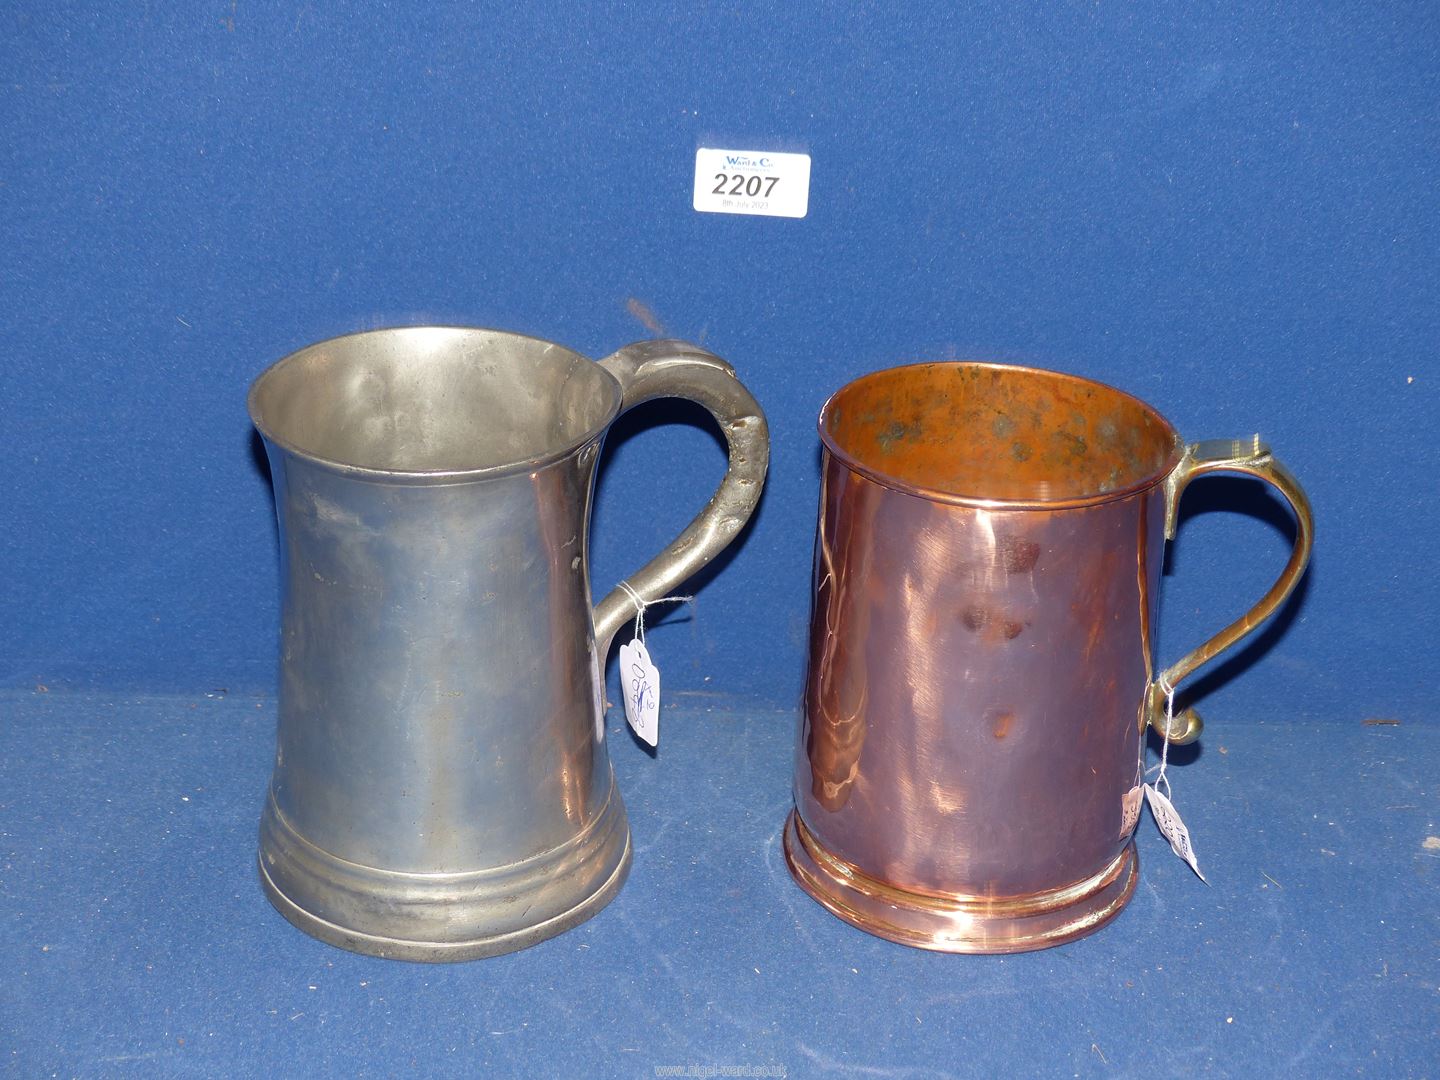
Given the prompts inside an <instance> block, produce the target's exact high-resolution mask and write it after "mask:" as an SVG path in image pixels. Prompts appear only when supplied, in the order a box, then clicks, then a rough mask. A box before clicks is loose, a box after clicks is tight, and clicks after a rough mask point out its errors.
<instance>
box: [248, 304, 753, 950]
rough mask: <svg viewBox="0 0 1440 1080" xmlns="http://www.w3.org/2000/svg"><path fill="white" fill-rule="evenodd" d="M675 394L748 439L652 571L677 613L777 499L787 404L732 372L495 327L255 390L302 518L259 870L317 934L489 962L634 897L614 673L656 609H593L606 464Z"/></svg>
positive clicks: (333, 350) (288, 566)
mask: <svg viewBox="0 0 1440 1080" xmlns="http://www.w3.org/2000/svg"><path fill="white" fill-rule="evenodd" d="M656 397H680V398H686V399H689V400H691V401H695V402H698V403H699V404H701V405H703V406H704V407H705V408H706V409H708V410H709V411H710V413H711V414H712V415H713V416H714V417H715V419H716V421H718V423H719V425H720V429H721V431H722V432H723V433H724V435H725V437H726V440H727V441H728V444H729V459H730V460H729V470H728V471H727V473H726V475H725V478H724V480H723V482H722V483H721V485H720V487H719V489H718V491H717V492H716V493H715V495H714V497H713V498H712V499H711V500H710V503H709V505H708V506H707V507H706V508H705V509H704V510H703V511H702V512H701V513H700V514H699V516H697V517H696V518H695V520H694V521H693V522H692V523H691V524H690V525H689V527H688V528H686V530H685V531H684V532H683V533H682V534H681V535H680V536H679V537H678V538H677V539H676V540H675V541H674V542H673V543H672V544H671V545H670V546H669V547H668V548H666V549H665V551H663V552H662V553H661V554H660V555H658V556H657V557H656V558H655V559H654V560H653V561H651V562H650V563H649V564H648V565H646V566H645V567H644V568H643V569H642V570H640V571H639V572H638V573H637V574H635V575H634V576H633V577H631V578H630V579H629V581H628V585H629V587H630V588H631V589H632V590H633V591H634V592H635V594H637V595H638V597H639V598H640V599H641V600H650V599H655V598H657V597H659V596H662V595H664V594H666V593H667V592H670V591H671V590H673V589H674V587H675V586H677V585H678V584H679V583H680V582H681V581H683V580H684V579H685V578H686V577H688V576H689V575H690V574H692V573H694V572H695V571H696V570H698V569H699V568H700V567H702V566H704V565H705V564H706V563H707V562H709V561H710V559H711V558H713V557H714V556H715V554H716V553H717V552H719V551H720V550H721V549H722V548H724V547H725V546H726V545H727V544H728V543H730V541H731V540H733V539H734V538H735V536H736V534H737V533H738V532H739V531H740V528H741V527H742V526H743V525H744V523H745V521H746V519H747V518H748V517H749V516H750V513H751V511H752V510H753V509H754V507H755V504H756V502H757V500H758V499H759V496H760V489H761V485H762V484H763V483H764V479H765V469H766V464H767V461H768V457H769V442H768V434H767V429H766V424H765V417H764V414H763V413H762V412H761V410H760V407H759V406H758V405H757V404H756V402H755V399H754V398H753V397H751V395H750V394H749V392H748V391H746V389H745V388H744V387H743V386H742V385H741V384H740V382H739V381H738V380H737V379H736V377H735V373H734V371H733V370H732V369H731V368H730V366H729V365H728V364H726V363H725V362H724V361H723V360H721V359H719V358H718V357H716V356H712V355H711V354H709V353H707V352H704V351H703V350H701V349H698V348H696V347H694V346H692V345H687V344H684V343H683V342H677V341H650V342H644V343H641V344H637V345H632V346H630V347H628V348H625V349H621V350H620V351H619V352H617V353H615V354H614V355H612V356H610V357H608V358H607V359H605V360H602V361H600V362H599V363H595V362H593V361H591V360H589V359H587V358H586V357H584V356H581V355H579V354H578V353H575V352H572V351H571V350H569V349H566V348H563V347H561V346H559V345H554V344H551V343H550V342H546V341H540V340H536V339H534V338H529V337H523V336H520V335H518V334H510V333H503V332H500V331H495V330H480V329H457V328H448V327H414V328H408V329H393V330H379V331H374V332H370V333H361V334H354V335H351V336H348V337H341V338H336V339H334V340H331V341H326V342H322V343H320V344H318V345H312V346H310V347H308V348H305V349H302V350H300V351H299V352H296V353H293V354H292V355H290V356H287V357H286V358H285V359H283V360H281V361H279V362H278V363H276V364H275V365H274V366H273V367H271V368H270V369H269V370H267V371H266V372H265V373H264V374H262V375H261V376H260V378H259V379H257V380H256V382H255V384H254V386H253V387H252V388H251V390H250V396H249V407H250V415H251V418H252V419H253V420H254V423H255V426H256V427H257V428H258V429H259V431H260V433H261V435H262V436H263V437H264V441H265V448H266V452H267V453H268V455H269V460H270V469H271V475H272V478H273V481H274V488H275V502H276V511H277V515H278V518H279V525H280V551H281V579H282V629H281V682H280V702H279V710H280V716H279V725H278V737H277V749H276V754H275V769H274V774H273V777H272V779H271V782H270V788H269V793H268V798H267V800H266V804H265V809H264V813H263V815H262V820H261V827H260V851H259V864H260V877H261V881H262V882H263V884H264V887H265V891H266V893H267V894H268V896H269V898H270V900H271V901H272V902H273V903H274V904H275V906H276V907H277V908H278V909H279V910H280V912H281V913H282V914H284V915H285V917H286V918H288V919H289V920H290V921H291V922H293V923H294V924H295V925H296V926H298V927H300V928H301V929H302V930H305V931H307V932H308V933H310V934H313V935H314V936H316V937H318V938H321V939H322V940H324V941H327V942H330V943H331V944H334V945H339V946H341V947H344V948H347V949H353V950H355V951H357V952H364V953H370V954H373V955H377V956H388V957H396V958H403V959H410V960H430V961H442V960H465V959H470V958H474V957H480V956H488V955H492V954H495V953H501V952H508V951H510V950H514V949H519V948H523V947H525V946H527V945H531V944H533V943H535V942H537V941H540V940H542V939H544V938H547V937H550V936H551V935H554V934H557V933H560V932H561V931H563V930H565V929H567V928H569V927H571V926H574V925H575V924H576V923H579V922H581V921H582V920H584V919H586V918H588V917H589V916H590V915H593V914H594V913H595V912H596V911H598V910H599V909H600V908H601V907H603V906H604V904H605V903H606V902H607V901H609V900H610V899H611V897H613V896H614V895H615V893H616V892H617V891H618V890H619V888H620V886H621V884H622V882H623V881H624V878H625V874H626V872H627V870H628V868H629V865H630V833H629V827H628V825H627V822H626V817H625V808H624V804H623V803H622V802H621V799H620V793H619V792H618V791H617V790H616V787H615V781H614V777H613V775H612V772H611V768H610V761H609V757H608V755H607V753H606V747H605V727H604V683H603V674H602V673H603V670H604V660H605V656H606V652H607V651H608V648H609V645H610V641H611V638H612V637H613V636H614V634H615V632H616V630H617V629H618V628H619V627H620V626H621V625H622V624H623V623H624V622H625V620H626V619H627V618H629V617H632V616H633V615H634V606H633V604H634V601H632V599H630V597H629V596H628V594H625V593H622V592H621V591H619V590H616V591H615V592H612V593H610V595H609V596H607V597H606V598H605V599H604V600H603V601H602V602H601V603H600V605H599V606H598V607H597V608H596V609H595V610H594V614H593V618H592V612H591V607H590V580H589V560H588V551H587V544H588V530H589V521H590V502H591V494H592V491H593V487H594V478H595V464H596V458H597V456H598V454H599V452H600V445H601V441H602V439H603V438H604V435H605V431H606V429H607V428H608V427H609V426H610V424H611V422H612V421H613V420H614V419H615V418H616V417H617V416H618V415H619V414H620V413H621V412H623V411H624V410H626V409H628V408H630V407H631V406H633V405H636V404H638V403H640V402H642V401H646V400H649V399H651V398H656Z"/></svg>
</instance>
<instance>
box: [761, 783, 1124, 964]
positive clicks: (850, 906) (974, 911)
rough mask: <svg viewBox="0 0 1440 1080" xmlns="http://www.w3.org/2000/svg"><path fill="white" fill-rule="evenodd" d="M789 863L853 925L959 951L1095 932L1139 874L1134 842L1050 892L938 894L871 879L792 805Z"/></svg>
mask: <svg viewBox="0 0 1440 1080" xmlns="http://www.w3.org/2000/svg"><path fill="white" fill-rule="evenodd" d="M785 862H786V864H787V865H788V866H789V868H790V873H791V875H792V876H793V877H794V878H795V880H796V882H797V883H798V884H799V885H800V887H801V888H802V889H804V890H805V891H806V892H807V893H809V894H810V896H811V897H812V898H814V899H815V900H817V901H818V902H819V903H820V904H821V905H822V906H823V907H825V908H826V909H827V910H828V911H830V912H831V913H832V914H834V915H837V916H839V917H840V918H841V919H843V920H845V921H846V922H848V923H849V924H850V925H852V926H857V927H859V928H860V929H861V930H865V931H867V932H868V933H871V934H874V935H876V936H877V937H882V938H887V939H889V940H890V941H898V942H899V943H900V944H902V945H912V946H914V947H916V948H920V949H933V950H935V951H937V952H954V953H1017V952H1032V951H1034V950H1036V949H1046V948H1049V947H1051V946H1052V945H1062V944H1064V943H1065V942H1067V941H1073V940H1075V939H1076V938H1080V937H1084V936H1085V935H1087V934H1092V933H1094V932H1095V931H1096V930H1098V929H1100V928H1101V927H1102V926H1104V925H1105V924H1106V923H1108V922H1109V921H1110V920H1111V919H1113V918H1115V916H1116V915H1118V914H1119V913H1120V909H1121V908H1123V907H1124V906H1125V905H1126V903H1127V902H1129V900H1130V897H1131V895H1132V894H1133V893H1134V891H1135V882H1136V879H1137V877H1138V872H1139V858H1138V856H1137V855H1136V853H1135V844H1134V842H1133V841H1132V842H1131V843H1130V844H1129V845H1127V846H1126V848H1125V850H1124V851H1122V852H1121V853H1120V855H1119V857H1118V858H1117V859H1116V860H1115V861H1114V862H1113V863H1111V864H1110V865H1109V866H1107V867H1106V868H1105V869H1104V870H1102V871H1101V872H1100V873H1098V874H1096V875H1095V876H1094V877H1092V878H1089V879H1088V880H1086V881H1082V882H1078V883H1076V884H1073V885H1068V886H1065V887H1062V888H1059V889H1055V890H1052V891H1049V892H1043V893H1035V894H1032V895H1029V896H1020V897H1007V898H1005V899H1003V900H997V899H988V898H986V897H983V896H943V897H941V896H933V895H930V894H928V893H917V892H912V891H910V890H907V889H901V888H897V887H895V886H894V885H891V884H889V883H888V882H884V881H881V880H879V879H878V878H873V877H870V876H869V875H867V874H865V873H863V872H862V871H860V870H859V869H857V868H856V867H855V866H853V865H851V864H850V863H848V862H845V861H844V860H842V859H840V858H838V857H837V856H835V855H833V854H832V853H831V852H829V851H828V850H826V849H825V847H824V846H823V845H821V843H820V842H819V841H818V840H817V839H816V838H815V835H814V834H813V833H811V832H810V830H809V829H807V828H806V827H805V823H804V822H803V821H801V820H800V816H799V815H798V814H797V813H796V812H795V811H793V810H792V811H791V812H790V817H789V818H788V819H787V820H786V822H785Z"/></svg>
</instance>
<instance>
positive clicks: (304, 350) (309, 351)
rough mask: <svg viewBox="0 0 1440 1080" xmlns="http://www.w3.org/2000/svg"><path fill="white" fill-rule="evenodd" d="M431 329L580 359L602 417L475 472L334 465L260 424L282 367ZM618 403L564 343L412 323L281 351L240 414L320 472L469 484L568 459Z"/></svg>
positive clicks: (608, 379)
mask: <svg viewBox="0 0 1440 1080" xmlns="http://www.w3.org/2000/svg"><path fill="white" fill-rule="evenodd" d="M433 331H445V332H452V333H457V334H464V335H467V336H470V335H492V336H494V337H498V338H506V339H510V340H512V341H515V342H526V343H530V344H535V345H543V346H546V347H548V348H549V349H551V350H556V351H558V352H560V353H562V354H564V355H566V356H568V357H570V358H571V359H573V360H578V361H582V362H584V363H586V364H588V365H590V367H592V368H593V369H594V370H595V373H596V374H597V375H599V376H602V377H603V378H602V382H601V385H603V386H604V387H605V388H606V390H607V391H608V393H609V397H610V401H609V403H608V405H607V407H606V408H605V410H604V415H603V417H602V418H601V419H600V420H599V421H598V422H596V423H595V424H592V425H591V426H590V427H589V428H588V429H587V430H586V431H584V432H583V433H582V434H579V435H576V436H572V437H571V438H569V439H567V440H565V441H564V442H563V443H559V444H557V445H555V446H551V447H548V448H546V450H545V451H544V452H543V453H541V454H539V455H533V456H530V457H525V458H520V459H518V460H515V461H507V462H501V463H499V464H496V465H485V466H478V467H475V468H458V469H454V468H446V469H406V468H380V467H376V466H373V465H358V464H356V463H354V462H349V461H340V460H338V459H336V458H333V457H328V456H326V455H324V454H319V453H316V452H315V451H313V450H311V449H309V448H307V447H305V446H302V445H300V444H299V443H297V442H296V441H295V440H293V439H287V438H284V437H282V436H280V435H279V434H278V433H277V432H276V431H275V427H274V425H273V424H269V423H267V422H266V421H265V419H264V416H265V410H264V407H263V405H262V404H261V402H260V397H261V394H262V393H263V390H264V387H265V385H266V384H267V383H271V382H273V381H274V380H275V377H276V376H277V375H278V374H279V373H280V372H281V371H282V370H283V369H285V368H286V367H288V366H290V365H292V364H295V363H299V362H301V361H303V360H304V359H305V358H306V357H307V356H309V355H313V354H314V353H315V352H317V351H318V350H321V349H325V348H326V347H333V346H336V345H339V344H343V343H355V342H359V341H360V340H362V339H368V340H379V339H385V338H390V339H394V340H403V339H404V338H406V337H409V336H411V335H413V334H415V333H417V332H421V333H423V332H433ZM623 399H624V391H623V390H622V388H621V386H620V383H619V381H618V380H617V379H616V378H615V376H614V375H612V374H611V373H610V372H609V371H607V370H606V369H605V368H604V367H603V366H602V365H601V364H599V363H596V362H595V361H594V360H593V359H592V358H591V357H588V356H586V355H585V354H584V353H581V352H577V351H576V350H574V349H572V348H569V347H568V346H566V345H561V344H559V343H558V342H554V341H550V340H549V339H547V338H541V337H536V336H534V335H531V334H519V333H516V332H514V331H512V330H500V329H496V328H493V327H486V326H455V325H450V324H441V323H422V324H415V325H402V326H386V327H379V328H377V329H374V330H357V331H352V332H350V333H348V334H336V335H335V336H334V337H329V338H325V339H323V340H321V341H315V342H311V343H310V344H308V345H304V346H302V347H301V348H299V349H295V350H294V351H292V352H289V353H287V354H286V355H284V356H282V357H281V358H280V359H279V360H276V361H275V362H274V363H272V364H270V365H269V366H268V367H266V368H265V370H264V371H262V372H260V374H259V375H257V376H256V377H255V379H254V380H253V381H252V382H251V384H250V389H249V391H248V392H247V394H246V398H245V405H246V410H247V411H248V412H249V414H250V422H251V423H252V424H254V425H255V428H256V430H257V431H259V432H260V434H261V436H263V437H264V438H265V439H266V440H267V441H269V442H271V443H273V444H274V445H275V446H277V447H279V448H280V449H282V450H284V451H285V452H286V453H289V454H294V455H296V456H297V457H300V458H303V459H305V460H306V461H308V462H311V463H313V464H316V465H319V466H321V467H323V468H327V469H331V470H333V471H335V472H338V473H343V474H346V475H349V476H355V477H361V478H367V477H368V478H373V479H376V480H384V481H388V482H392V483H393V482H396V481H400V482H404V481H406V480H411V481H414V482H419V483H425V482H436V481H438V482H442V483H443V482H447V481H458V482H468V481H471V480H492V479H500V478H502V477H506V476H512V475H514V474H516V473H521V472H525V471H528V470H534V469H541V468H544V467H545V466H547V465H551V464H554V463H555V462H557V461H561V460H563V459H565V458H567V457H569V456H570V455H571V454H573V453H574V452H575V451H576V450H578V449H579V448H580V447H582V446H584V445H586V444H587V443H589V442H592V441H593V440H595V439H596V438H598V437H600V436H601V435H603V434H604V433H605V431H606V429H608V428H609V427H610V425H611V424H612V423H614V422H615V419H616V417H618V416H619V415H620V412H621V409H622V406H623Z"/></svg>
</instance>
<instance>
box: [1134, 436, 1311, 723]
mask: <svg viewBox="0 0 1440 1080" xmlns="http://www.w3.org/2000/svg"><path fill="white" fill-rule="evenodd" d="M1212 472H1232V473H1244V474H1245V475H1247V476H1254V477H1257V478H1259V479H1261V480H1264V481H1265V482H1266V483H1267V484H1269V485H1270V486H1271V487H1273V488H1274V489H1275V490H1276V491H1278V492H1280V494H1281V495H1283V496H1285V501H1286V502H1288V503H1289V504H1290V509H1291V510H1292V511H1294V513H1295V523H1296V533H1295V547H1294V549H1293V550H1292V551H1291V552H1290V561H1289V562H1288V563H1286V564H1285V569H1284V570H1282V571H1281V572H1280V576H1279V578H1277V579H1276V581H1275V584H1274V585H1272V586H1270V591H1269V592H1267V593H1266V594H1265V595H1264V596H1262V597H1261V598H1260V600H1259V602H1258V603H1256V605H1255V606H1254V607H1252V608H1251V609H1250V610H1249V611H1247V612H1246V613H1245V614H1244V615H1242V616H1241V617H1240V618H1238V619H1236V620H1235V621H1234V622H1233V623H1231V624H1230V625H1229V626H1227V627H1226V628H1225V629H1224V630H1221V631H1220V632H1219V633H1218V634H1216V635H1215V636H1214V637H1212V638H1211V639H1210V640H1209V641H1207V642H1205V644H1203V645H1201V646H1200V647H1199V648H1198V649H1193V650H1191V651H1190V652H1188V653H1186V654H1185V655H1184V656H1182V657H1181V658H1180V659H1179V660H1177V661H1176V662H1175V663H1174V664H1171V665H1170V666H1169V667H1168V668H1166V669H1165V670H1164V671H1163V672H1162V673H1161V674H1160V676H1159V678H1157V679H1156V680H1155V681H1154V682H1152V683H1151V684H1150V691H1149V695H1148V698H1147V701H1146V705H1147V709H1146V712H1147V715H1148V716H1149V720H1150V726H1151V727H1153V728H1154V729H1155V730H1156V731H1158V732H1159V733H1160V734H1161V736H1162V737H1164V738H1165V739H1167V740H1169V741H1170V742H1171V743H1174V744H1176V745H1180V744H1183V743H1188V742H1194V741H1195V739H1196V738H1198V737H1199V735H1200V729H1201V728H1202V727H1203V726H1204V725H1203V723H1202V721H1201V719H1200V716H1199V714H1198V713H1196V712H1195V710H1194V709H1186V710H1184V711H1183V712H1182V713H1180V715H1179V716H1175V717H1173V718H1169V720H1168V721H1167V713H1166V707H1165V703H1166V697H1167V694H1166V689H1165V688H1166V687H1167V686H1168V687H1169V688H1170V689H1171V690H1173V689H1174V688H1175V686H1176V684H1178V683H1179V682H1180V680H1181V679H1183V678H1185V677H1186V676H1187V675H1189V674H1191V673H1192V672H1194V671H1195V669H1196V668H1198V667H1200V666H1201V665H1202V664H1204V663H1206V662H1207V661H1209V660H1211V659H1213V658H1214V657H1215V656H1217V655H1218V654H1220V653H1222V652H1224V651H1225V650H1226V649H1228V648H1230V646H1232V645H1234V644H1235V643H1236V642H1237V641H1239V640H1240V639H1241V638H1243V637H1245V636H1246V635H1247V634H1249V633H1250V632H1251V631H1252V630H1254V629H1255V628H1256V627H1258V626H1259V625H1260V624H1261V623H1263V622H1264V621H1265V620H1266V619H1268V618H1269V617H1270V616H1271V615H1272V614H1274V612H1275V609H1276V608H1278V607H1279V606H1280V605H1281V604H1283V603H1284V602H1285V598H1286V597H1288V596H1289V595H1290V594H1291V593H1292V592H1294V591H1295V586H1296V585H1297V584H1299V582H1300V578H1301V577H1303V576H1304V574H1305V567H1306V564H1308V563H1309V561H1310V549H1311V547H1312V546H1313V545H1314V541H1315V518H1314V515H1313V514H1312V513H1311V512H1310V500H1309V499H1308V498H1307V497H1306V496H1305V489H1304V488H1302V487H1301V486H1300V482H1299V481H1298V480H1296V479H1295V477H1294V476H1293V475H1291V473H1290V470H1289V469H1287V468H1285V466H1284V465H1282V464H1280V462H1279V461H1277V460H1276V459H1275V457H1274V456H1273V455H1272V454H1271V453H1270V448H1269V447H1268V446H1266V445H1265V444H1264V443H1262V442H1261V441H1260V436H1258V435H1257V436H1255V438H1254V441H1253V442H1250V443H1245V442H1240V441H1238V440H1237V441H1231V440H1228V439H1210V440H1207V441H1205V442H1198V443H1192V444H1191V445H1190V446H1187V447H1186V448H1185V454H1184V456H1183V457H1182V458H1181V459H1180V464H1179V465H1177V466H1176V467H1175V470H1174V471H1173V472H1172V473H1171V474H1170V476H1169V478H1168V479H1167V480H1166V481H1165V539H1167V540H1174V539H1175V522H1176V517H1177V512H1178V508H1179V503H1180V495H1181V493H1182V492H1183V491H1184V490H1185V488H1186V487H1187V486H1188V485H1189V483H1190V481H1191V480H1194V479H1195V478H1196V477H1197V476H1204V475H1205V474H1206V473H1212Z"/></svg>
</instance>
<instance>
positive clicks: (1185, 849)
mask: <svg viewBox="0 0 1440 1080" xmlns="http://www.w3.org/2000/svg"><path fill="white" fill-rule="evenodd" d="M1145 801H1146V802H1148V803H1149V804H1150V813H1152V814H1154V815H1155V824H1156V825H1158V826H1159V827H1160V835H1161V836H1163V837H1165V839H1166V840H1169V841H1170V850H1171V851H1173V852H1175V854H1176V855H1179V856H1180V858H1182V859H1184V860H1185V861H1186V862H1187V863H1188V864H1189V865H1190V869H1191V870H1194V871H1195V876H1196V877H1198V878H1199V879H1200V880H1201V881H1205V875H1204V874H1202V873H1200V864H1199V863H1197V862H1196V861H1195V849H1194V848H1192V847H1191V846H1190V830H1189V829H1187V828H1185V822H1183V821H1181V820H1180V813H1179V811H1177V810H1176V809H1175V807H1174V805H1172V804H1171V802H1170V800H1169V799H1167V798H1166V797H1165V796H1164V795H1161V794H1160V792H1158V791H1156V790H1155V789H1154V788H1153V787H1152V786H1150V785H1149V784H1146V785H1145ZM1205 884H1206V885H1209V884H1210V883H1209V882H1208V881H1205Z"/></svg>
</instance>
